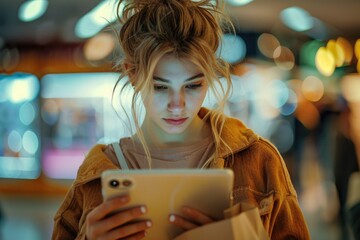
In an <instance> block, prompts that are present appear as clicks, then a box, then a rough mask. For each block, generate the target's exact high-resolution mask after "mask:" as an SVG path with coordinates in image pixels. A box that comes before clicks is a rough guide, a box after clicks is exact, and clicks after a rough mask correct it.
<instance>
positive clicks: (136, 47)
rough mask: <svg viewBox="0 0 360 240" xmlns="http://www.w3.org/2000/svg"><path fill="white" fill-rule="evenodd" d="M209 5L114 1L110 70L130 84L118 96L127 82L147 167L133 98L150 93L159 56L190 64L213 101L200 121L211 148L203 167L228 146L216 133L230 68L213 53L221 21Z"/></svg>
mask: <svg viewBox="0 0 360 240" xmlns="http://www.w3.org/2000/svg"><path fill="white" fill-rule="evenodd" d="M212 2H214V1H210V0H202V1H191V0H133V1H126V0H120V1H119V4H118V18H119V21H120V23H121V24H122V26H121V29H120V32H119V34H118V38H119V43H120V48H121V52H122V57H121V58H120V59H119V61H118V62H117V63H116V67H117V68H118V70H119V71H120V72H121V78H122V77H124V76H129V80H130V81H128V82H127V83H126V84H125V85H124V86H123V87H122V89H121V92H122V91H123V90H124V89H125V88H126V86H127V85H128V84H131V85H132V86H133V88H134V91H135V94H134V95H133V99H132V105H131V109H132V111H131V114H132V117H133V119H134V121H135V128H136V134H137V137H138V138H139V140H140V142H141V144H142V145H143V147H144V150H145V153H146V156H147V159H148V161H149V166H150V167H151V156H150V152H149V149H148V147H147V144H146V141H145V138H144V135H143V132H142V131H141V128H140V124H139V114H138V106H137V104H136V100H137V98H138V97H139V96H140V94H139V93H140V92H141V93H142V94H145V95H146V94H150V93H151V92H152V89H153V87H152V86H153V82H152V81H153V72H154V69H155V67H156V65H157V63H158V62H159V60H160V59H161V58H162V57H163V56H164V55H165V54H170V53H171V54H175V56H177V57H179V58H185V59H187V60H189V61H191V62H192V63H193V64H194V65H196V66H197V67H198V69H199V70H200V71H201V72H202V73H203V74H204V76H205V79H206V80H207V82H208V85H209V88H210V89H211V90H212V91H213V92H214V94H215V96H216V97H217V98H218V103H217V107H216V109H214V111H213V112H214V114H211V115H207V116H205V117H204V120H206V119H209V121H210V123H211V129H212V134H213V138H214V142H215V149H216V150H215V152H214V154H213V156H212V157H211V158H210V159H209V161H208V162H207V163H206V165H209V164H210V163H211V161H212V160H213V159H217V158H218V157H219V150H220V146H221V144H223V145H224V146H226V147H228V146H227V144H226V143H225V142H224V141H223V139H222V138H221V133H222V129H223V126H224V115H223V114H222V112H223V108H224V105H225V102H226V99H227V98H228V95H229V94H230V90H231V80H230V70H229V65H228V64H227V63H226V62H225V61H223V60H222V59H220V58H217V57H216V54H215V52H216V50H217V49H218V47H219V45H220V40H221V37H222V35H223V25H222V23H223V21H222V19H225V17H224V15H223V14H222V13H221V11H220V7H219V3H218V1H215V4H213V3H212ZM122 7H123V8H122ZM121 8H122V10H121ZM224 22H229V21H224ZM224 26H231V25H224ZM220 78H224V79H226V80H227V84H226V86H227V87H226V88H224V87H223V85H222V84H221V83H220ZM219 86H220V89H218V87H219ZM115 88H116V86H115ZM121 92H120V94H121Z"/></svg>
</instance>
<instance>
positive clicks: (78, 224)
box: [52, 108, 310, 240]
mask: <svg viewBox="0 0 360 240" xmlns="http://www.w3.org/2000/svg"><path fill="white" fill-rule="evenodd" d="M208 111H209V110H207V109H205V108H202V109H201V111H200V112H199V116H200V117H204V116H205V114H206V113H207V112H208ZM210 113H211V112H210ZM222 138H223V139H224V140H225V142H226V144H227V145H228V146H229V147H230V149H231V151H230V149H228V148H227V147H225V146H221V147H220V152H221V156H222V157H221V158H219V159H217V160H216V161H214V163H213V164H212V166H211V167H214V168H224V167H226V168H231V169H232V170H233V171H234V175H235V181H234V189H233V198H234V199H233V200H234V204H236V203H238V202H247V203H250V204H253V205H255V206H257V207H258V208H259V212H260V217H261V220H262V222H263V225H264V227H265V229H266V230H267V232H268V234H269V236H270V238H271V239H275V240H276V239H287V240H288V239H302V240H303V239H310V236H309V231H308V228H307V225H306V222H305V219H304V216H303V213H302V211H301V209H300V206H299V203H298V199H297V195H296V192H295V189H294V187H293V185H292V183H291V180H290V177H289V173H288V171H287V168H286V166H285V162H284V160H283V158H282V157H281V155H280V153H279V152H278V151H277V149H276V148H275V147H274V146H273V145H272V144H271V143H270V142H269V141H267V140H265V139H263V138H261V137H259V136H258V135H256V134H255V133H254V132H253V131H252V130H250V129H249V128H247V127H246V126H245V125H244V124H243V123H242V122H241V121H239V120H238V119H234V118H227V119H226V121H225V125H224V128H223V132H222ZM105 148H106V145H101V144H98V145H95V146H94V147H93V148H92V149H91V150H90V151H89V153H88V154H87V156H86V158H85V160H84V162H83V164H82V165H81V166H80V168H79V170H78V174H77V178H76V179H75V181H74V182H73V184H72V185H71V187H70V189H69V191H68V193H67V195H66V197H65V199H64V201H63V203H62V205H61V206H60V208H59V209H58V211H57V213H56V215H55V218H54V229H53V236H52V239H61V240H63V239H85V220H86V216H87V214H88V213H89V212H90V211H91V210H92V209H93V208H95V207H96V206H98V205H99V204H100V203H101V202H102V195H101V182H100V176H101V173H102V172H103V171H104V170H108V169H117V168H118V166H116V165H115V164H114V163H113V162H112V161H111V160H110V159H109V158H108V157H107V155H105V154H104V152H103V150H104V149H105ZM232 153H233V155H232ZM232 156H233V158H232ZM231 159H232V160H231ZM204 201H206V199H204Z"/></svg>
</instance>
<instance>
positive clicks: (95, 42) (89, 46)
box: [84, 33, 115, 61]
mask: <svg viewBox="0 0 360 240" xmlns="http://www.w3.org/2000/svg"><path fill="white" fill-rule="evenodd" d="M114 49H115V39H114V38H113V36H112V35H111V34H109V33H99V34H98V35H96V36H95V37H93V38H90V39H89V40H88V41H86V43H85V45H84V56H85V58H86V59H87V60H90V61H99V60H102V59H104V58H106V57H107V56H109V55H110V54H111V53H112V52H113V51H114Z"/></svg>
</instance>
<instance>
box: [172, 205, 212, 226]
mask: <svg viewBox="0 0 360 240" xmlns="http://www.w3.org/2000/svg"><path fill="white" fill-rule="evenodd" d="M181 210H182V213H183V214H184V216H180V215H176V214H170V216H169V221H170V223H172V224H174V225H176V226H178V227H180V228H182V229H183V230H190V229H194V228H197V227H200V226H202V225H205V224H209V223H212V222H214V221H215V220H214V219H212V218H211V217H209V216H208V215H206V214H205V213H203V212H201V211H199V210H197V209H195V208H191V207H183V208H182V209H181Z"/></svg>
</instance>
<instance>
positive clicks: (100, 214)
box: [86, 196, 152, 240]
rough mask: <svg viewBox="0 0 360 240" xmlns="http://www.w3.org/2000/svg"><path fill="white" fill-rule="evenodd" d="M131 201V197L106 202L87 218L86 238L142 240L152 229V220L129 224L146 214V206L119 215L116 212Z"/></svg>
mask: <svg viewBox="0 0 360 240" xmlns="http://www.w3.org/2000/svg"><path fill="white" fill-rule="evenodd" d="M129 201H130V197H129V196H121V197H118V198H114V199H110V200H107V201H104V202H103V203H102V204H100V205H99V206H97V207H96V208H94V209H93V210H92V211H91V212H90V213H89V214H88V215H87V217H86V238H87V239H89V240H93V239H96V240H100V239H101V240H113V239H131V240H135V239H142V238H144V237H145V234H146V229H148V228H149V227H151V225H152V222H151V221H150V220H144V221H137V222H133V223H129V222H131V221H133V220H136V219H137V218H139V217H141V216H142V215H143V214H144V213H145V212H146V210H147V209H146V207H145V206H139V207H134V208H131V209H128V210H124V211H121V212H118V213H114V212H116V210H118V209H119V208H121V207H123V206H125V204H127V203H128V202H129Z"/></svg>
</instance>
